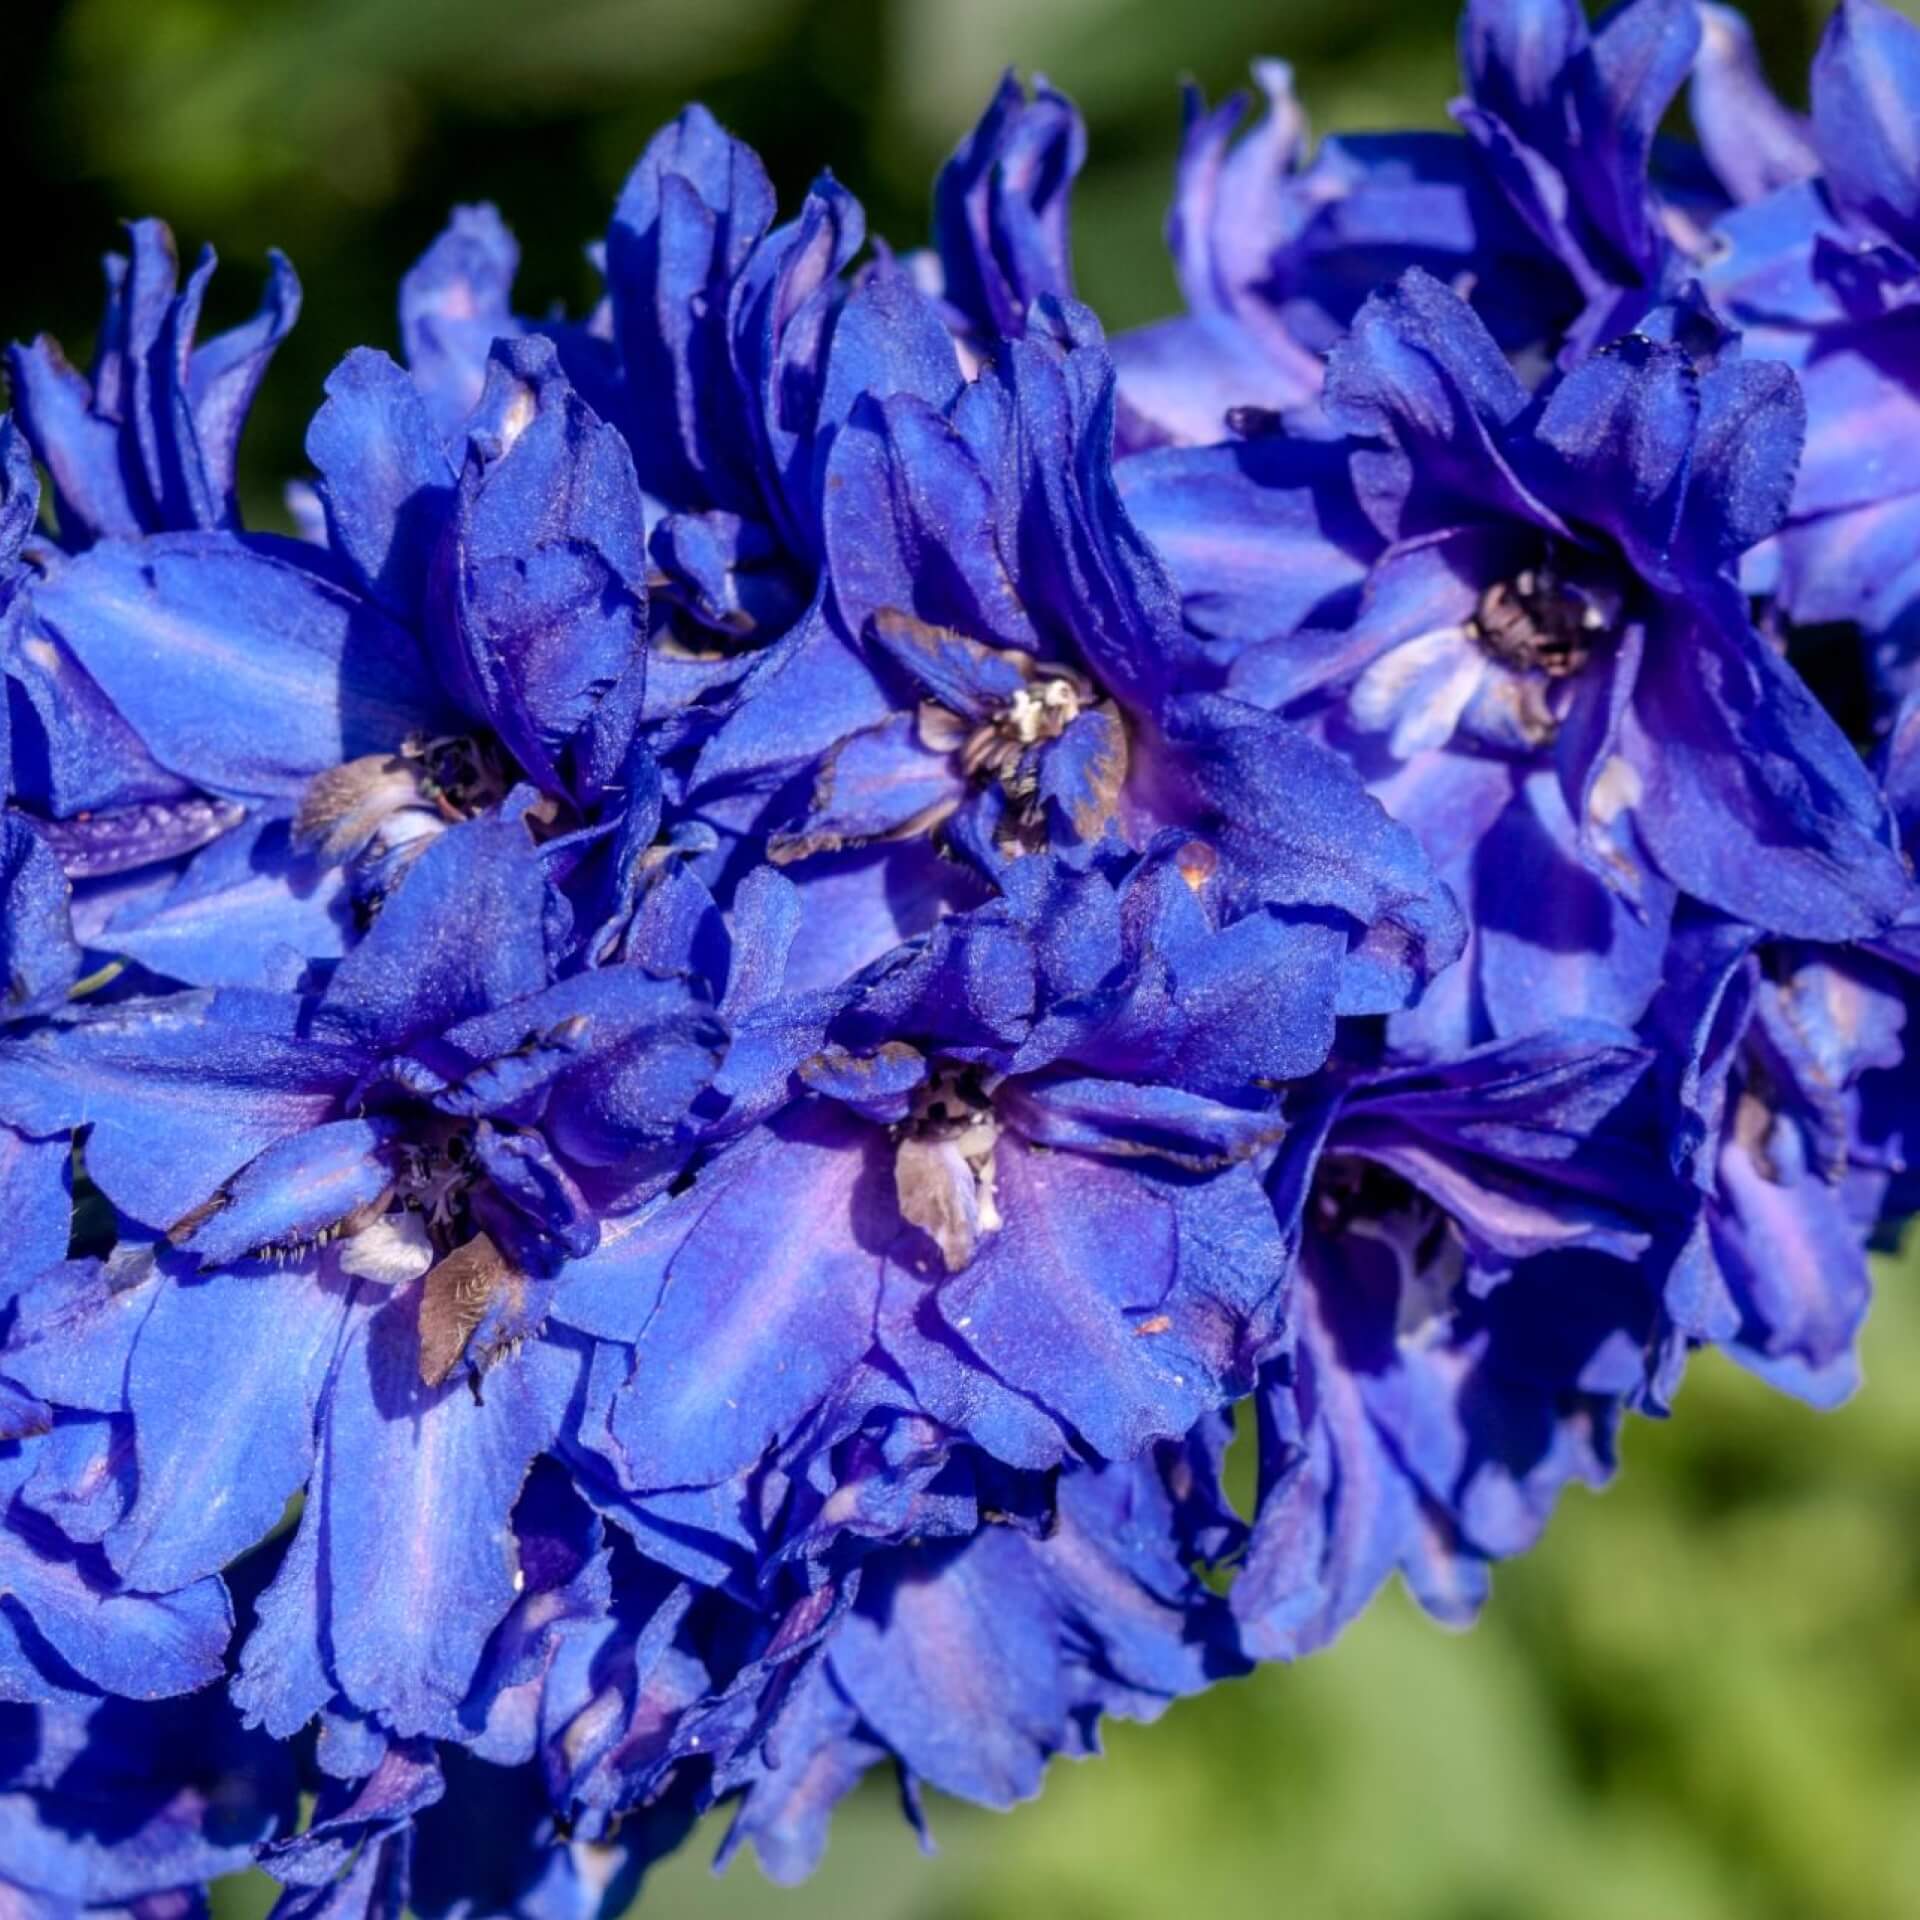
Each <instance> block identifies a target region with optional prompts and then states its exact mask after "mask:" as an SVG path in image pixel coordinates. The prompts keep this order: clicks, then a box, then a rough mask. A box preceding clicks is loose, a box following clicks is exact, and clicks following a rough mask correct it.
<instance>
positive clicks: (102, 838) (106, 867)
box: [36, 794, 247, 880]
mask: <svg viewBox="0 0 1920 1920" xmlns="http://www.w3.org/2000/svg"><path fill="white" fill-rule="evenodd" d="M246 817H247V815H246V809H245V808H244V807H240V806H236V805H235V804H234V803H233V802H232V801H231V800H209V799H207V798H206V797H205V796H204V795H202V794H195V795H193V796H191V797H190V798H187V799H184V800H149V801H146V802H143V803H140V804H136V805H134V806H129V807H114V808H110V809H108V810H106V811H104V812H98V813H93V812H89V813H86V814H83V815H80V816H77V817H76V818H73V819H70V820H42V821H39V822H37V823H36V824H37V825H38V827H39V831H40V837H41V838H42V839H43V840H44V841H46V843H47V844H48V846H50V847H51V848H52V849H53V850H54V852H55V853H56V854H57V855H58V856H59V860H60V866H61V870H62V871H63V872H64V873H65V874H66V876H67V878H68V879H69V880H99V879H105V878H109V877H111V876H113V875H115V874H121V873H133V872H137V871H138V870H139V869H140V868H142V867H150V866H158V865H161V864H163V863H164V862H166V861H169V860H179V859H182V858H184V857H185V856H186V855H187V854H190V853H197V852H198V851H199V850H200V849H201V848H202V847H205V846H209V845H211V844H212V843H213V842H214V841H215V840H218V839H219V838H220V836H221V835H222V834H224V833H228V832H231V831H232V829H233V828H235V827H237V826H238V825H239V824H240V822H241V821H243V820H244V819H245V818H246Z"/></svg>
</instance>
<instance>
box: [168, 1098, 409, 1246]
mask: <svg viewBox="0 0 1920 1920" xmlns="http://www.w3.org/2000/svg"><path fill="white" fill-rule="evenodd" d="M393 1132H394V1128H393V1126H392V1123H391V1122H388V1121H382V1120H334V1121H329V1122H327V1123H325V1124H324V1125H321V1126H317V1127H311V1128H308V1129H307V1130H306V1131H305V1132H303V1133H298V1134H295V1135H293V1136H291V1137H290V1138H288V1139H285V1140H279V1141H276V1142H275V1143H274V1144H273V1145H272V1146H270V1147H269V1148H268V1149H267V1150H266V1152H265V1153H263V1154H261V1155H260V1157H259V1158H258V1159H256V1160H253V1161H250V1162H249V1163H248V1164H247V1165H246V1166H244V1167H242V1168H240V1169H239V1171H238V1172H237V1173H235V1174H234V1176H233V1177H232V1178H231V1179H230V1180H228V1181H227V1182H226V1184H225V1185H224V1186H223V1187H222V1188H221V1189H220V1191H219V1193H218V1194H217V1195H215V1196H213V1197H212V1199H211V1201H210V1203H209V1204H210V1210H209V1211H208V1212H207V1214H206V1217H205V1218H203V1219H198V1220H196V1221H195V1223H194V1224H193V1226H192V1230H191V1231H190V1232H184V1233H182V1234H181V1235H180V1237H179V1239H178V1240H177V1242H176V1244H178V1245H180V1246H183V1247H185V1248H187V1249H188V1250H189V1251H190V1252H193V1253H197V1254H198V1255H199V1256H200V1257H201V1259H202V1260H204V1261H205V1262H206V1263H207V1264H208V1265H209V1266H229V1265H231V1264H232V1263H233V1262H234V1261H236V1260H244V1259H246V1258H247V1257H248V1255H249V1254H253V1253H255V1252H256V1251H257V1250H260V1249H268V1248H272V1247H274V1246H275V1245H276V1244H277V1243H278V1244H282V1245H289V1244H290V1245H299V1244H301V1243H304V1242H308V1241H312V1240H314V1239H316V1238H317V1237H318V1236H319V1235H320V1234H321V1233H323V1232H324V1231H325V1230H326V1229H327V1228H329V1227H333V1226H337V1225H338V1224H339V1223H340V1222H341V1221H342V1220H344V1219H346V1217H347V1216H348V1215H349V1214H350V1213H353V1212H354V1211H355V1210H356V1209H358V1208H360V1207H364V1206H367V1205H369V1204H370V1203H371V1202H372V1201H374V1200H377V1199H378V1198H379V1197H380V1195H381V1194H382V1193H384V1192H385V1191H386V1188H387V1185H388V1181H389V1177H390V1176H389V1175H388V1172H387V1169H386V1167H385V1166H384V1165H383V1164H382V1162H381V1161H380V1159H379V1151H380V1149H381V1148H382V1147H383V1146H385V1145H386V1143H387V1142H388V1141H389V1140H390V1139H391V1138H392V1137H393Z"/></svg>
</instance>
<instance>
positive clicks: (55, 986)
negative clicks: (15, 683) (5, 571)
mask: <svg viewBox="0 0 1920 1920" xmlns="http://www.w3.org/2000/svg"><path fill="white" fill-rule="evenodd" d="M0 698H4V694H0ZM71 895H72V888H71V887H70V886H69V885H68V884H67V877H66V875H65V874H64V873H63V872H62V871H61V870H60V862H59V861H58V860H57V859H56V858H55V857H54V854H53V852H52V850H51V849H50V848H49V847H48V845H47V843H46V842H45V841H44V840H43V839H42V838H41V837H40V835H39V834H38V833H36V832H35V831H34V829H33V828H32V827H31V826H29V825H28V824H27V822H26V820H25V819H23V818H22V817H21V816H20V815H19V814H17V813H13V812H7V813H4V814H0V1017H5V1018H8V1019H17V1018H19V1017H20V1016H22V1015H24V1014H29V1013H35V1012H38V1011H40V1010H41V1009H43V1008H47V1007H52V1006H57V1005H58V1004H59V1003H60V1002H61V1001H62V1000H64V999H65V998H66V992H67V989H68V988H69V987H70V986H71V985H72V984H73V982H74V981H75V979H76V978H78V976H79V972H80V949H79V947H78V946H77V945H75V943H74V938H73V928H72V925H71V923H70V921H69V919H68V913H67V908H68V903H69V900H70V898H71Z"/></svg>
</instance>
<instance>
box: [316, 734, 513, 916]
mask: <svg viewBox="0 0 1920 1920" xmlns="http://www.w3.org/2000/svg"><path fill="white" fill-rule="evenodd" d="M509 784H510V779H509V775H508V771H507V768H506V767H505V765H504V764H503V763H502V760H501V756H500V753H499V750H498V749H497V748H496V747H495V746H494V745H493V743H492V742H491V741H489V740H485V739H481V738H478V737H475V736H473V735H469V734H448V735H444V736H442V737H441V738H439V739H433V740H428V739H421V738H418V737H415V738H411V739H408V740H406V741H404V742H403V743H402V744H401V747H400V750H399V752H397V753H369V754H365V755H363V756H362V757H361V758H360V759H358V760H349V761H347V762H346V764H345V765H344V766H338V767H329V768H328V769H327V771H326V772H325V773H322V774H317V775H316V776H315V777H314V778H313V779H312V780H311V781H310V782H309V783H308V785H307V790H306V792H305V793H304V794H302V795H301V797H300V806H299V810H298V812H296V813H295V815H294V820H293V833H294V839H295V842H296V843H297V844H298V845H300V846H303V847H307V848H311V849H313V850H314V851H316V852H317V853H318V854H319V855H320V856H321V858H322V859H324V860H326V861H327V862H329V863H330V864H332V865H345V864H347V863H348V862H354V863H357V864H359V865H360V866H362V867H364V868H367V869H369V870H370V874H372V875H374V876H377V880H376V885H375V888H374V890H373V893H372V895H371V896H370V900H369V906H370V910H371V911H375V912H377V911H378V903H379V900H380V898H381V897H382V896H384V895H385V894H386V893H387V892H389V891H390V890H391V888H392V886H393V884H394V882H395V881H397V880H398V878H399V876H400V874H401V873H402V872H403V871H404V870H405V869H406V868H407V867H408V866H409V865H411V864H412V862H413V861H414V860H415V859H416V858H417V857H418V856H419V855H420V853H421V852H422V851H423V850H424V849H425V848H426V847H427V845H428V843H429V842H430V841H432V840H433V839H434V838H435V837H436V836H437V835H438V834H439V833H440V831H441V830H442V829H443V828H445V827H449V826H452V825H454V824H456V823H457V822H459V821H462V820H471V819H473V818H475V817H476V816H477V815H479V814H482V813H484V812H486V811H487V809H488V808H490V807H494V806H497V805H498V804H499V803H500V801H501V800H503V799H504V798H505V797H506V792H507V788H508V786H509ZM389 869H390V870H389Z"/></svg>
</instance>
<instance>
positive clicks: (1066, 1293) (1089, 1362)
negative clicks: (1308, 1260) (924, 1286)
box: [937, 1135, 1219, 1460]
mask: <svg viewBox="0 0 1920 1920" xmlns="http://www.w3.org/2000/svg"><path fill="white" fill-rule="evenodd" d="M995 1164H996V1169H997V1174H998V1178H997V1181H996V1185H995V1204H996V1206H997V1207H998V1209H999V1212H1000V1214H1001V1217H1002V1220H1003V1224H1002V1225H1001V1226H1000V1227H999V1228H998V1230H997V1231H993V1232H989V1233H983V1234H982V1235H981V1237H980V1240H979V1244H978V1247H977V1249H976V1251H975V1253H974V1256H973V1259H972V1261H971V1262H970V1263H969V1264H968V1265H967V1266H965V1267H963V1268H962V1269H961V1270H960V1271H959V1272H958V1273H954V1274H950V1275H949V1276H948V1277H947V1278H946V1279H945V1280H944V1281H943V1282H942V1283H941V1285H940V1290H939V1293H938V1296H937V1301H938V1310H939V1315H940V1319H941V1321H942V1322H943V1323H944V1324H945V1326H946V1327H947V1328H949V1329H950V1330H951V1338H952V1339H953V1340H954V1341H955V1342H956V1343H957V1344H958V1345H959V1346H960V1348H961V1350H962V1351H963V1352H965V1353H967V1354H968V1355H969V1356H971V1357H973V1358H974V1360H975V1364H976V1365H978V1366H979V1367H980V1368H981V1369H982V1370H983V1371H985V1372H989V1373H991V1374H992V1375H993V1376H994V1377H996V1378H997V1379H999V1380H1003V1381H1005V1382H1006V1383H1007V1385H1009V1386H1010V1387H1012V1388H1014V1390H1015V1391H1016V1392H1019V1393H1021V1394H1023V1395H1025V1396H1026V1397H1028V1398H1029V1399H1031V1400H1033V1401H1034V1402H1035V1403H1036V1404H1038V1405H1039V1406H1040V1407H1042V1408H1044V1409H1045V1410H1046V1411H1047V1412H1048V1413H1049V1414H1051V1415H1052V1416H1053V1417H1054V1419H1056V1420H1057V1421H1059V1422H1060V1423H1061V1424H1062V1425H1063V1426H1064V1427H1065V1428H1067V1429H1068V1430H1069V1431H1071V1432H1073V1433H1076V1434H1078V1435H1079V1436H1080V1437H1081V1438H1082V1439H1084V1440H1085V1442H1086V1444H1087V1445H1088V1446H1090V1447H1092V1448H1093V1449H1094V1450H1095V1451H1096V1452H1097V1453H1099V1454H1101V1455H1102V1456H1103V1457H1104V1458H1106V1459H1109V1460H1125V1459H1130V1458H1131V1457H1132V1456H1133V1455H1134V1454H1136V1453H1138V1452H1140V1451H1141V1449H1142V1448H1143V1447H1145V1446H1146V1445H1148V1444H1149V1443H1150V1442H1151V1441H1153V1440H1155V1439H1163V1438H1166V1439H1170V1438H1173V1437H1175V1436H1176V1435H1179V1434H1183V1433H1185V1432H1186V1431H1187V1429H1188V1428H1189V1427H1191V1426H1192V1425H1193V1423H1194V1421H1195V1420H1197V1419H1198V1418H1199V1417H1200V1415H1201V1414H1202V1413H1203V1412H1205V1411H1206V1409H1207V1407H1208V1406H1209V1405H1211V1404H1212V1402H1213V1399H1214V1397H1215V1395H1216V1393H1217V1392H1218V1388H1219V1383H1218V1381H1217V1380H1216V1379H1214V1378H1212V1377H1211V1376H1210V1373H1209V1370H1208V1368H1207V1365H1206V1359H1205V1353H1206V1345H1207V1332H1208V1331H1209V1330H1205V1329H1201V1328H1200V1327H1198V1326H1197V1325H1195V1324H1193V1323H1192V1322H1190V1321H1189V1319H1188V1317H1187V1314H1186V1313H1185V1312H1184V1311H1183V1310H1182V1307H1183V1303H1181V1302H1179V1301H1176V1300H1173V1299H1171V1298H1170V1297H1169V1296H1170V1294H1171V1290H1172V1286H1173V1281H1174V1275H1175V1262H1176V1254H1177V1245H1178V1229H1177V1224H1176V1215H1175V1210H1174V1208H1173V1207H1172V1205H1171V1204H1169V1201H1168V1198H1167V1197H1166V1196H1165V1195H1164V1194H1162V1193H1159V1192H1157V1191H1155V1190H1154V1189H1153V1188H1152V1187H1150V1186H1149V1185H1148V1184H1147V1183H1145V1182H1144V1181H1141V1180H1139V1179H1137V1178H1135V1177H1134V1176H1133V1175H1132V1174H1130V1173H1128V1172H1126V1171H1123V1170H1121V1169H1119V1168H1114V1167H1109V1166H1104V1165H1101V1164H1100V1163H1099V1162H1096V1161H1092V1160H1088V1159H1084V1158H1082V1157H1081V1156H1080V1155H1078V1154H1072V1153H1057V1154H1056V1153H1041V1152H1035V1151H1033V1150H1032V1149H1030V1148H1028V1147H1026V1146H1024V1145H1023V1144H1021V1143H1020V1142H1019V1141H1018V1140H1016V1139H1014V1138H1012V1137H1009V1136H1004V1135H1003V1136H1002V1138H1001V1142H1000V1145H999V1148H998V1151H997V1153H996V1155H995Z"/></svg>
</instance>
